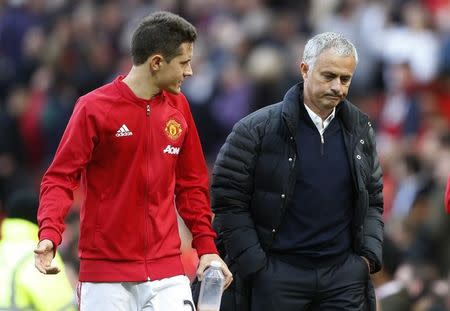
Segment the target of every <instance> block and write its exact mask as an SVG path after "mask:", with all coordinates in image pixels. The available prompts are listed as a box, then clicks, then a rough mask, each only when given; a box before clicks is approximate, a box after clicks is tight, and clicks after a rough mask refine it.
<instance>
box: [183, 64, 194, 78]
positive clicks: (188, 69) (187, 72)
mask: <svg viewBox="0 0 450 311" xmlns="http://www.w3.org/2000/svg"><path fill="white" fill-rule="evenodd" d="M192 74H193V72H192V67H191V64H188V65H187V66H186V69H185V70H184V76H185V77H190V76H192Z"/></svg>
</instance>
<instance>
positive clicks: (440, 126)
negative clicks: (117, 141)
mask: <svg viewBox="0 0 450 311" xmlns="http://www.w3.org/2000/svg"><path fill="white" fill-rule="evenodd" d="M155 10H169V11H172V12H174V13H178V14H180V15H182V16H183V17H185V18H186V19H188V20H189V21H191V22H192V23H193V24H194V25H195V26H196V27H197V29H198V32H199V39H198V42H197V44H196V47H195V51H194V60H193V70H194V76H193V77H191V78H190V79H187V81H186V82H185V84H184V85H183V91H184V93H185V94H186V95H187V97H188V99H189V101H190V103H191V108H192V112H193V114H194V118H195V119H196V122H197V127H198V130H199V134H200V137H201V140H202V143H203V148H204V152H205V156H206V158H207V161H208V164H209V165H210V167H211V166H212V164H213V163H214V160H215V157H216V154H217V152H218V149H219V148H220V146H221V145H222V143H223V142H224V140H225V138H226V136H227V135H228V133H229V132H230V130H231V127H232V125H233V124H234V123H235V122H236V121H238V120H239V119H240V118H242V117H243V116H245V115H247V114H248V113H250V112H252V111H254V110H256V109H258V108H261V107H264V106H266V105H269V104H272V103H275V102H277V101H280V100H281V99H282V97H283V95H284V93H285V91H286V90H287V89H288V88H289V87H290V86H291V85H292V84H294V83H296V82H298V81H299V79H300V76H299V69H298V66H299V62H300V58H301V55H302V50H303V46H304V44H305V40H306V39H307V38H309V37H310V36H311V35H313V34H315V33H318V32H323V31H335V32H341V33H343V34H344V35H346V36H347V37H348V38H349V39H351V40H352V41H353V42H354V43H355V45H356V47H357V49H358V51H359V58H360V62H359V64H358V67H357V71H356V75H355V77H354V79H353V83H352V86H351V89H350V94H349V98H350V100H351V101H352V102H353V103H354V104H356V105H357V106H359V107H360V108H361V109H362V110H363V111H365V112H366V113H367V114H369V115H370V117H371V118H372V120H373V125H374V127H375V128H376V131H377V143H378V151H379V153H380V155H381V160H382V165H383V169H384V185H385V188H384V196H385V214H384V220H385V224H386V226H385V228H386V230H385V231H386V239H388V240H389V241H390V242H392V243H389V248H387V250H386V252H385V253H386V262H388V263H389V264H388V265H389V267H390V268H391V269H390V271H389V273H387V276H384V275H378V276H374V282H375V285H377V287H379V285H380V284H382V283H383V282H384V281H386V279H388V280H391V279H392V278H393V280H395V281H398V282H397V283H396V284H401V285H402V286H404V287H405V289H406V290H407V293H408V299H410V302H411V307H410V308H411V310H428V311H431V310H450V299H449V282H448V280H449V269H450V216H449V215H446V214H445V212H444V203H443V193H444V188H445V183H446V180H447V178H448V176H449V173H450V1H449V0H415V1H412V0H314V1H313V0H309V1H307V0H305V1H299V0H185V1H183V0H160V1H144V0H122V1H119V0H117V1H107V0H97V1H95V0H79V1H70V0H0V211H1V210H2V206H5V205H6V204H7V202H8V198H9V197H10V196H11V195H12V194H14V193H15V192H16V191H18V190H21V189H24V188H26V189H33V190H34V191H38V189H39V183H40V179H41V177H42V174H43V173H44V171H45V169H46V168H47V166H48V165H49V163H50V161H51V159H52V157H53V154H54V152H55V149H56V147H57V145H58V142H59V139H60V137H61V135H62V133H63V131H64V128H65V125H66V123H67V121H68V119H69V117H70V114H71V112H72V109H73V105H74V103H75V101H76V98H77V97H78V96H80V95H82V94H84V93H86V92H89V91H90V90H92V89H94V88H96V87H98V86H100V85H102V84H104V83H107V82H109V81H111V80H112V79H113V78H114V77H115V76H116V75H117V74H125V73H126V72H127V71H128V69H129V68H130V67H131V62H130V58H129V57H128V53H129V48H128V47H129V42H130V35H131V32H132V31H133V29H134V27H135V26H136V25H137V22H138V21H139V20H140V19H141V18H142V17H144V16H145V15H147V14H149V13H150V12H152V11H155ZM81 200H82V197H81V191H78V192H77V193H76V195H75V203H74V206H73V208H72V209H71V211H70V214H69V215H68V217H67V229H66V232H65V235H64V240H63V244H62V245H61V247H60V248H59V251H60V253H61V255H62V257H63V259H64V261H65V263H66V270H67V271H68V273H69V275H70V276H71V280H72V284H73V285H74V286H75V284H76V280H77V269H78V259H77V249H76V247H77V238H78V233H79V229H78V223H79V220H78V216H79V208H80V202H81ZM118 230H120V228H118ZM180 231H181V234H182V236H183V237H184V238H183V245H182V248H183V251H184V259H185V266H186V270H187V272H188V274H189V276H190V277H191V278H192V277H193V275H194V273H195V265H196V263H197V259H196V255H195V252H194V251H193V250H192V249H191V248H190V241H189V234H188V232H187V231H186V229H185V227H184V226H183V225H182V224H180ZM393 254H395V255H393ZM0 281H1V280H0ZM0 286H1V285H0ZM0 290H1V288H0ZM378 294H379V295H382V294H383V293H381V292H378Z"/></svg>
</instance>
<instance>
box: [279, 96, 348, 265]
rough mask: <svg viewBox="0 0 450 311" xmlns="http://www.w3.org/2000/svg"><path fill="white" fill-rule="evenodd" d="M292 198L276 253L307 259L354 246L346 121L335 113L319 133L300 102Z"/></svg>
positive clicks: (339, 253) (336, 255)
mask: <svg viewBox="0 0 450 311" xmlns="http://www.w3.org/2000/svg"><path fill="white" fill-rule="evenodd" d="M300 106H301V108H300V121H299V123H298V129H297V136H296V142H297V148H298V158H297V161H298V162H297V164H296V170H297V178H296V186H295V193H294V202H295V204H293V205H292V206H289V207H288V208H287V210H286V214H285V217H284V219H283V223H282V225H281V227H280V230H279V232H278V234H277V236H276V237H275V240H274V243H273V244H272V251H273V252H274V253H276V254H280V255H287V256H291V255H292V256H293V257H294V258H297V259H301V260H306V261H307V262H308V261H309V262H321V261H322V262H325V261H329V260H330V259H331V260H333V259H336V258H340V257H342V256H344V255H346V254H347V253H348V252H349V250H350V247H351V237H350V235H351V220H352V210H353V208H352V202H353V186H352V177H351V171H350V166H349V161H348V157H347V154H346V151H345V144H344V138H343V135H342V125H341V121H340V120H339V119H338V117H336V118H334V119H333V120H332V121H331V123H330V124H329V126H328V127H327V128H326V130H325V132H324V135H323V136H324V143H323V144H322V142H321V138H320V133H319V131H318V130H317V128H316V126H315V125H314V123H313V122H312V120H311V118H310V117H309V115H308V113H307V111H306V109H305V107H304V105H303V104H300Z"/></svg>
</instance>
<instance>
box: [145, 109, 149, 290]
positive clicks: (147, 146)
mask: <svg viewBox="0 0 450 311" xmlns="http://www.w3.org/2000/svg"><path fill="white" fill-rule="evenodd" d="M145 114H146V118H145V135H146V136H145V138H146V141H145V154H146V157H145V167H146V170H147V179H146V181H147V185H146V187H145V201H144V226H145V237H144V241H145V242H144V261H145V262H144V265H145V273H146V274H147V281H150V274H149V272H148V266H147V252H148V237H149V233H148V219H147V218H148V216H147V214H148V211H147V209H148V206H147V204H148V201H149V200H148V188H149V186H150V182H149V180H150V172H149V169H148V158H149V155H148V149H149V145H150V144H149V128H148V122H150V121H149V117H150V104H147V106H146V110H145Z"/></svg>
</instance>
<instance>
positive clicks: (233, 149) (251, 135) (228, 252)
mask: <svg viewBox="0 0 450 311" xmlns="http://www.w3.org/2000/svg"><path fill="white" fill-rule="evenodd" d="M302 93H303V84H301V83H300V84H297V85H296V86H294V87H292V88H291V89H290V90H289V91H288V92H287V94H286V95H285V98H284V100H283V101H282V102H281V103H278V104H275V105H271V106H268V107H265V108H263V109H260V110H258V111H256V112H254V113H252V114H250V115H249V116H247V117H245V118H244V119H242V120H241V121H239V122H238V123H237V124H236V125H235V126H234V128H233V131H232V133H231V134H230V135H229V136H228V138H227V140H226V142H225V144H224V145H223V146H222V148H221V150H220V153H219V155H218V158H217V161H216V163H215V166H214V171H213V178H212V208H213V211H214V213H215V220H214V226H215V228H216V230H217V232H218V246H219V249H220V250H221V252H222V254H221V255H223V256H224V257H225V258H226V260H227V261H228V263H229V264H230V268H231V269H232V271H234V272H236V273H237V275H238V276H239V277H240V278H241V279H242V280H245V279H247V278H248V276H250V275H251V274H253V273H255V272H256V271H258V270H259V269H261V268H263V267H264V266H265V262H266V251H267V250H269V249H270V246H271V244H272V242H273V240H274V237H275V235H276V234H277V231H278V228H279V226H280V224H281V222H282V219H283V216H284V214H285V211H286V209H287V208H290V207H291V206H292V205H293V203H294V202H293V195H294V188H295V180H296V176H295V172H296V169H295V166H296V158H297V147H296V142H295V133H296V131H297V122H298V119H299V117H298V116H299V104H300V103H303V99H302ZM337 117H338V118H341V120H342V121H343V122H342V123H343V125H344V129H343V130H344V131H343V133H344V141H345V145H346V150H347V154H348V157H349V159H352V161H350V162H351V169H352V176H353V182H354V188H355V194H356V195H355V199H354V208H355V210H354V219H353V220H352V232H353V249H354V252H355V253H357V254H359V255H362V256H365V257H366V258H368V259H369V261H370V264H371V269H370V270H371V273H374V272H377V271H378V270H379V269H380V266H381V248H382V240H383V222H382V219H381V215H382V212H383V198H382V188H383V183H382V172H381V167H380V163H379V160H378V156H377V153H376V149H375V141H374V140H375V137H374V131H373V129H372V127H371V124H370V122H369V120H368V117H367V115H365V114H364V113H362V112H361V111H360V110H358V109H357V108H356V107H355V106H353V105H352V104H351V103H350V102H348V101H343V102H342V103H340V107H339V109H337ZM301 148H302V146H300V151H301ZM305 148H307V146H305ZM239 281H240V280H238V282H239Z"/></svg>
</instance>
